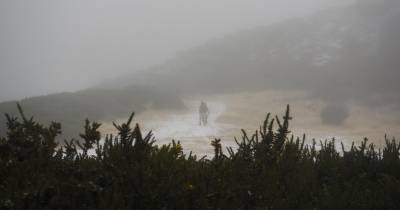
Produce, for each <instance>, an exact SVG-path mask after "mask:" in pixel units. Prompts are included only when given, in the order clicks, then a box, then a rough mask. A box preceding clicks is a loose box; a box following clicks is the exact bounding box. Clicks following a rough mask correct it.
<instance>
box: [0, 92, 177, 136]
mask: <svg viewBox="0 0 400 210" xmlns="http://www.w3.org/2000/svg"><path fill="white" fill-rule="evenodd" d="M16 103H17V101H12V102H5V103H0V114H1V116H2V117H1V118H0V125H1V126H0V136H4V135H5V130H6V129H5V128H6V127H5V122H6V118H5V117H4V114H6V113H8V114H10V115H11V116H19V113H18V109H17V106H16ZM19 103H20V104H21V105H22V107H23V109H24V112H25V114H26V116H34V118H35V119H37V120H38V121H39V122H43V123H46V124H47V123H50V122H51V121H56V122H61V123H62V127H63V132H64V133H63V137H65V138H70V137H77V134H78V133H79V132H80V131H81V128H82V125H83V123H84V120H85V119H86V118H89V119H90V120H95V121H103V120H114V119H115V118H118V117H125V116H126V114H127V113H131V112H133V111H135V112H141V111H143V110H145V109H147V108H153V109H177V108H183V107H184V106H183V103H182V101H181V100H180V98H179V97H178V96H177V95H176V94H173V93H171V92H167V91H160V90H157V89H155V88H150V87H138V86H131V87H127V88H121V89H87V90H82V91H79V92H75V93H59V94H51V95H47V96H39V97H33V98H28V99H24V100H21V101H20V102H19Z"/></svg>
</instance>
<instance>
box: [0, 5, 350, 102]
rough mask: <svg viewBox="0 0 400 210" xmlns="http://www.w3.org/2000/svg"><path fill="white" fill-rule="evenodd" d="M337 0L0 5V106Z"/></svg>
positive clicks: (112, 73)
mask: <svg viewBox="0 0 400 210" xmlns="http://www.w3.org/2000/svg"><path fill="white" fill-rule="evenodd" d="M348 1H350V0H347V2H348ZM338 2H340V3H346V0H342V1H338V0H296V1H293V0H167V1H166V0H158V1H156V0H126V1H124V0H68V1H65V0H64V1H62V0H35V1H32V0H1V1H0V30H1V31H0V32H1V33H0V47H1V48H0V101H4V100H11V99H20V98H23V97H27V96H34V95H41V94H47V93H53V92H60V91H74V90H78V89H82V88H85V87H90V86H92V85H94V84H96V83H99V82H101V81H103V80H105V79H107V78H110V77H111V78H113V77H116V76H119V75H121V74H124V73H127V72H130V71H135V70H140V69H143V68H145V67H148V66H151V65H154V64H157V63H162V62H163V61H165V60H166V59H168V58H171V57H173V56H174V55H175V54H176V53H177V52H180V51H182V50H185V49H187V48H190V47H194V46H196V45H199V44H202V43H204V42H206V41H207V40H210V39H213V38H218V37H222V36H224V35H226V34H229V33H232V32H234V31H238V30H242V29H248V28H253V27H256V26H260V25H268V24H270V23H273V22H277V21H280V20H282V19H285V18H288V17H295V16H303V15H306V14H310V13H312V12H314V11H316V10H318V9H321V8H326V7H327V6H331V5H337V4H338Z"/></svg>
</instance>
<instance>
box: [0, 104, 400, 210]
mask: <svg viewBox="0 0 400 210" xmlns="http://www.w3.org/2000/svg"><path fill="white" fill-rule="evenodd" d="M20 113H21V117H22V119H20V120H18V119H16V118H13V117H10V116H7V127H8V132H7V136H6V137H5V138H2V139H1V140H0V209H41V210H42V209H140V210H144V209H157V210H158V209H199V210H204V209H227V210H231V209H399V208H400V199H398V198H399V197H400V179H399V178H400V160H399V150H400V144H398V143H396V142H395V141H394V140H393V141H389V140H387V142H386V145H385V146H384V148H383V149H382V150H380V149H375V147H374V145H372V144H370V145H368V144H367V141H365V142H364V143H362V144H361V145H360V146H359V147H356V146H352V147H351V148H350V150H348V151H345V149H343V151H341V152H339V151H337V150H336V148H335V142H334V141H325V142H321V143H320V145H319V146H320V148H319V149H316V143H315V141H313V142H314V143H313V144H310V145H309V144H305V137H303V138H302V139H299V138H297V139H294V138H293V137H292V136H289V134H290V132H289V120H290V119H291V118H290V116H289V107H288V109H287V112H286V115H285V116H284V117H283V118H282V119H281V118H279V117H276V118H274V119H271V117H270V115H268V116H267V118H266V120H265V122H264V124H263V125H262V126H261V127H260V130H258V131H257V132H256V133H255V134H253V135H251V136H250V135H248V134H247V133H246V132H245V131H243V136H242V139H241V140H237V144H238V149H237V150H234V149H232V148H228V149H227V150H228V152H227V154H224V153H223V149H222V145H221V141H220V140H218V139H216V140H214V141H212V146H213V147H214V151H215V154H214V156H213V158H212V159H207V158H197V157H196V156H195V155H192V154H188V155H187V154H184V153H183V151H182V146H181V145H180V143H179V142H175V141H172V143H171V144H169V145H162V146H158V145H155V144H154V142H155V140H154V138H153V137H152V134H151V132H150V133H148V134H147V135H143V134H142V133H141V130H140V128H139V125H135V126H134V127H131V123H132V118H133V115H132V116H131V117H130V118H129V120H128V121H127V123H125V124H122V125H115V127H116V128H117V129H118V130H119V134H118V135H117V136H112V135H108V136H107V137H106V138H105V140H104V142H102V141H101V140H100V133H99V132H98V131H97V129H98V127H99V126H100V124H98V123H91V122H89V121H86V123H85V127H84V128H85V129H84V130H85V132H84V133H83V134H81V135H80V136H81V138H82V141H80V142H81V143H78V141H76V140H72V141H67V142H65V144H64V145H63V146H61V145H57V144H56V142H55V137H56V136H57V135H58V134H59V133H60V132H61V131H60V124H58V123H52V124H51V125H50V126H48V127H44V126H42V125H40V124H38V123H36V122H35V121H34V120H33V119H28V118H26V117H25V116H24V114H23V112H22V110H21V109H20ZM274 125H276V126H274ZM275 128H277V129H276V130H275ZM92 150H95V153H96V155H90V152H88V151H92Z"/></svg>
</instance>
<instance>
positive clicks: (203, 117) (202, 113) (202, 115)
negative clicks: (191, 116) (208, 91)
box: [199, 101, 210, 126]
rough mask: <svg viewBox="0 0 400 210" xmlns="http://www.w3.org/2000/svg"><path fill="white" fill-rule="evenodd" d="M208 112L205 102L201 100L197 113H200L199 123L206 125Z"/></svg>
mask: <svg viewBox="0 0 400 210" xmlns="http://www.w3.org/2000/svg"><path fill="white" fill-rule="evenodd" d="M209 114H210V112H209V110H208V107H207V104H206V103H205V102H203V101H202V102H201V104H200V107H199V115H200V125H203V126H206V125H207V120H208V115H209Z"/></svg>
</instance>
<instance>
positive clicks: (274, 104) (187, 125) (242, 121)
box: [102, 91, 400, 155]
mask: <svg viewBox="0 0 400 210" xmlns="http://www.w3.org/2000/svg"><path fill="white" fill-rule="evenodd" d="M200 100H204V101H206V102H207V103H208V106H209V109H210V112H211V114H210V118H209V124H208V125H207V126H205V127H203V126H199V116H198V111H197V110H198V106H199V105H200ZM286 104H290V105H291V110H292V112H291V113H292V114H291V115H292V117H293V120H292V121H291V128H292V133H293V134H294V135H295V136H302V135H303V133H305V134H307V138H308V139H309V140H311V139H312V138H315V139H317V140H318V141H319V140H325V139H331V138H333V137H335V138H336V139H337V140H338V142H341V141H343V142H344V143H345V145H350V144H351V142H352V141H355V142H360V141H361V140H362V139H363V138H364V137H369V138H370V142H373V143H375V144H377V145H380V144H382V142H383V139H384V135H385V134H388V136H390V137H392V136H397V137H399V136H400V129H399V128H400V121H399V119H398V118H397V117H396V116H394V115H391V114H388V113H389V111H388V110H386V108H385V107H381V108H375V109H368V108H366V107H362V106H356V105H352V106H351V110H350V117H349V118H348V119H347V120H346V121H345V123H343V124H342V125H339V126H330V125H324V124H323V123H321V120H320V117H319V114H320V112H321V110H322V108H323V107H324V106H325V104H324V102H323V101H318V100H309V99H307V96H306V94H304V93H301V92H272V91H263V92H257V93H240V94H226V95H215V96H207V97H202V98H201V99H200V98H187V99H185V105H186V106H187V107H188V109H187V110H182V111H175V112H165V111H146V112H143V113H141V114H138V115H137V116H135V122H138V123H139V124H140V125H141V127H142V129H144V130H145V131H150V130H152V131H153V132H154V135H155V137H156V139H157V143H158V144H165V143H170V142H171V140H172V139H175V140H179V141H181V143H182V145H183V147H184V149H185V151H186V152H188V151H193V152H194V153H196V154H198V155H210V154H212V147H211V146H210V141H211V140H212V139H214V138H221V139H222V142H223V145H224V146H233V147H234V146H235V143H234V137H235V136H236V137H239V138H240V136H241V131H240V129H241V128H243V129H245V130H247V131H248V133H250V134H251V133H253V132H254V131H255V130H256V129H258V128H259V126H260V124H262V122H263V120H264V118H265V116H266V115H267V113H268V112H270V113H271V114H273V115H278V116H279V117H281V116H283V114H284V111H285V107H286ZM124 121H126V119H119V120H117V121H116V122H117V123H122V122H124ZM102 132H103V133H115V129H114V128H113V126H112V125H111V124H110V123H103V126H102Z"/></svg>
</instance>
